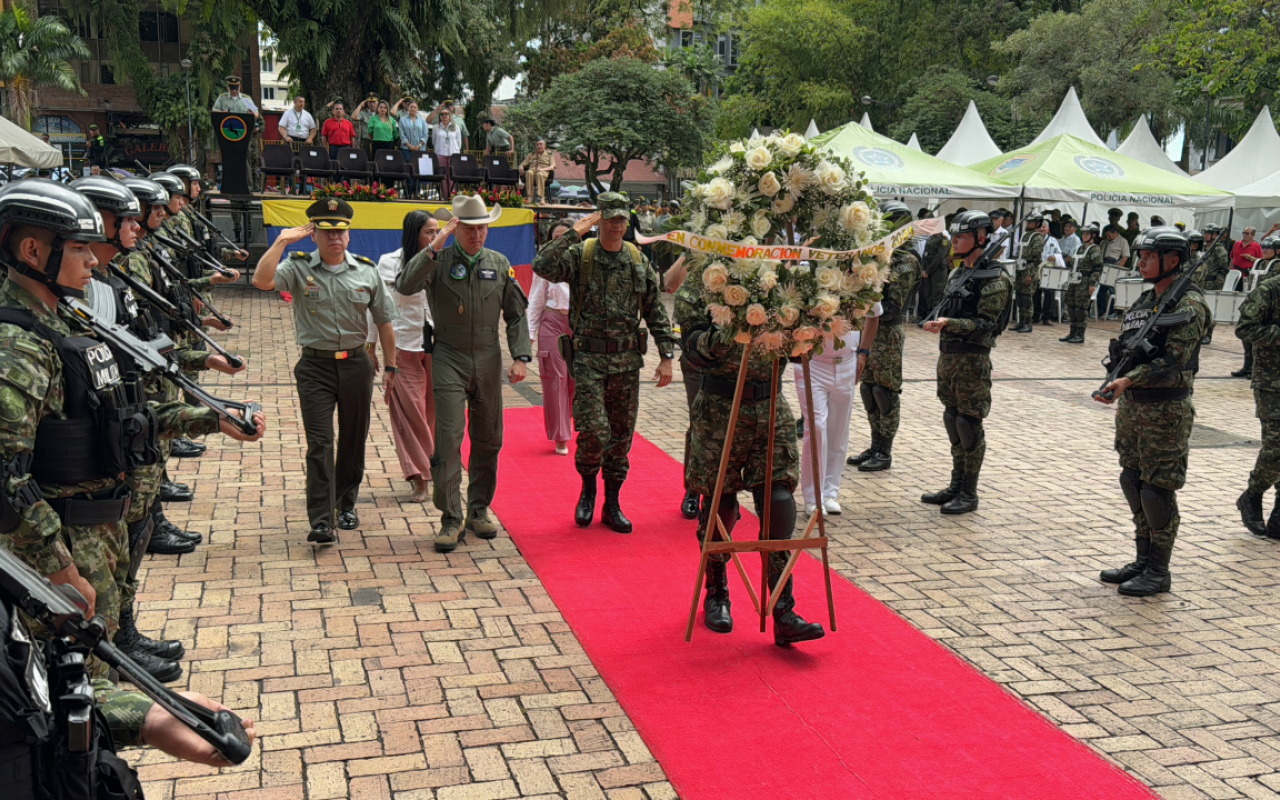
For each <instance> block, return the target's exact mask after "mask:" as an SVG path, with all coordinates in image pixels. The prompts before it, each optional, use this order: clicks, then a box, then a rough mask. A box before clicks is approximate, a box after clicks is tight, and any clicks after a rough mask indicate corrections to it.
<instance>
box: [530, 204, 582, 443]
mask: <svg viewBox="0 0 1280 800" xmlns="http://www.w3.org/2000/svg"><path fill="white" fill-rule="evenodd" d="M571 227H573V225H572V223H570V222H568V221H566V220H561V221H560V222H557V223H556V225H555V227H554V228H552V229H551V238H552V239H559V238H560V237H561V236H564V235H565V233H566V232H567V231H568V230H569V229H570V228H571ZM526 314H527V315H528V317H529V338H530V339H532V340H533V341H534V342H536V343H537V345H538V378H539V380H541V381H542V418H543V421H544V422H545V423H546V426H547V439H549V440H550V441H553V442H555V443H556V452H557V453H558V454H560V455H562V456H567V455H569V440H570V439H572V438H573V378H572V377H570V375H569V365H568V364H566V363H565V361H564V356H562V355H560V337H561V336H565V335H567V334H568V333H569V332H570V331H569V284H567V283H552V282H551V281H548V280H547V279H546V278H544V277H542V276H541V275H537V274H535V275H534V276H533V286H532V287H530V290H529V310H528V311H527V312H526Z"/></svg>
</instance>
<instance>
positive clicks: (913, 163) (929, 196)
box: [810, 122, 1022, 201]
mask: <svg viewBox="0 0 1280 800" xmlns="http://www.w3.org/2000/svg"><path fill="white" fill-rule="evenodd" d="M810 141H812V142H813V143H814V144H815V145H817V146H818V147H820V148H822V149H824V150H826V151H828V152H830V153H835V154H837V155H840V156H843V157H845V158H847V159H849V160H850V161H852V162H853V165H854V167H856V168H857V169H858V170H859V171H860V172H862V173H863V174H864V175H865V176H866V182H867V185H868V188H869V189H870V190H871V191H872V193H873V194H875V196H876V197H879V198H882V199H884V198H889V197H901V198H903V199H904V200H917V201H921V200H924V201H928V200H988V199H1002V198H1010V197H1017V196H1018V195H1019V194H1020V193H1021V191H1022V190H1021V187H1019V186H1017V185H1016V184H1013V183H1009V182H1008V181H1005V180H1003V179H1001V178H991V177H988V176H986V175H983V174H980V173H978V172H975V171H973V170H971V169H967V168H965V167H961V166H959V165H957V164H952V163H950V162H949V161H943V160H942V159H940V158H935V157H934V156H931V155H929V154H928V153H924V152H921V151H919V150H915V149H913V148H911V147H908V146H907V145H905V144H902V143H901V142H895V141H894V140H893V139H890V138H888V137H887V136H881V135H880V134H878V133H876V132H875V131H872V130H868V129H867V128H864V127H862V125H860V124H858V123H856V122H850V123H849V124H847V125H842V126H841V127H839V128H833V129H832V130H829V131H827V132H826V133H822V134H819V135H817V136H815V137H814V138H813V139H811V140H810Z"/></svg>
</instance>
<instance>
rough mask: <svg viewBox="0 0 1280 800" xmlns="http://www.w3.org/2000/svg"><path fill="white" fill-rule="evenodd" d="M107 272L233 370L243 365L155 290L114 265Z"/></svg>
mask: <svg viewBox="0 0 1280 800" xmlns="http://www.w3.org/2000/svg"><path fill="white" fill-rule="evenodd" d="M107 270H108V271H110V273H111V274H112V275H114V276H116V277H117V278H119V279H120V280H122V281H124V284H125V285H126V286H128V287H129V289H130V291H132V292H133V293H134V294H136V295H138V296H139V297H141V298H142V299H143V300H145V301H147V303H148V304H149V305H150V306H151V307H152V308H154V309H156V310H157V311H159V312H161V313H163V314H164V315H165V316H166V317H168V318H169V319H170V320H172V321H173V322H174V323H176V324H178V325H181V326H182V327H183V328H184V329H186V330H187V331H188V332H189V333H192V334H194V335H195V336H198V337H199V338H200V339H202V340H204V343H205V344H207V345H209V347H211V348H213V351H214V352H215V353H217V354H218V355H220V356H222V357H223V358H225V359H226V360H227V363H228V364H230V365H231V366H232V368H233V369H240V366H241V365H242V364H244V361H243V360H241V359H240V357H238V356H233V355H231V353H229V352H227V351H226V350H225V349H223V347H222V345H220V344H218V343H217V342H216V341H214V339H213V337H211V336H210V335H209V334H207V333H205V332H204V328H203V327H202V326H201V325H200V323H199V322H198V321H194V320H192V319H191V317H190V316H189V315H187V314H184V313H182V310H181V309H180V308H178V307H177V306H175V305H174V304H173V303H170V302H169V301H168V300H166V299H165V297H164V295H162V294H160V293H159V292H157V291H156V290H155V289H152V288H151V287H150V286H148V285H146V284H145V283H143V282H142V281H140V280H138V279H137V278H135V277H133V276H132V275H130V274H129V273H127V272H125V271H124V270H122V269H120V268H119V267H117V266H116V265H114V264H108V265H107Z"/></svg>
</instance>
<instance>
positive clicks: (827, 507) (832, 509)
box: [822, 497, 840, 514]
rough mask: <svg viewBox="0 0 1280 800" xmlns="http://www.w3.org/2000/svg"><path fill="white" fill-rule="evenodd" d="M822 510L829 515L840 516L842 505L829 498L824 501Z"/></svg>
mask: <svg viewBox="0 0 1280 800" xmlns="http://www.w3.org/2000/svg"><path fill="white" fill-rule="evenodd" d="M822 509H823V510H824V511H826V512H827V513H828V514H839V513H840V504H839V503H838V502H836V499H835V498H834V497H828V498H827V499H826V500H823V501H822Z"/></svg>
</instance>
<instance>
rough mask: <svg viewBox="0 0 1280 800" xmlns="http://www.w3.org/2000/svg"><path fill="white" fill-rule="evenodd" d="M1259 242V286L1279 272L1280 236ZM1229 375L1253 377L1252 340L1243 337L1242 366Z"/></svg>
mask: <svg viewBox="0 0 1280 800" xmlns="http://www.w3.org/2000/svg"><path fill="white" fill-rule="evenodd" d="M1259 244H1260V245H1261V247H1262V256H1261V257H1260V258H1259V259H1258V262H1257V263H1256V264H1255V265H1254V274H1256V275H1261V276H1262V277H1261V278H1260V279H1259V280H1258V286H1261V285H1262V284H1264V283H1266V282H1267V281H1270V280H1274V279H1275V277H1276V275H1278V274H1280V273H1278V272H1277V271H1276V267H1277V265H1280V261H1277V259H1276V255H1277V254H1280V237H1275V236H1267V237H1266V238H1264V239H1263V240H1262V241H1261V242H1259ZM1246 302H1247V301H1246ZM1241 313H1244V312H1243V308H1242V309H1241ZM1242 321H1243V318H1242ZM1236 336H1240V330H1239V328H1237V329H1236ZM1240 338H1242V339H1244V337H1243V336H1241V337H1240ZM1231 377H1233V378H1252V377H1253V341H1252V340H1250V339H1244V366H1243V367H1241V368H1240V369H1238V370H1236V371H1234V372H1232V373H1231ZM1259 408H1261V406H1259Z"/></svg>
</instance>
